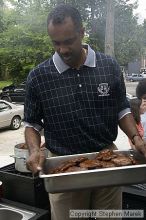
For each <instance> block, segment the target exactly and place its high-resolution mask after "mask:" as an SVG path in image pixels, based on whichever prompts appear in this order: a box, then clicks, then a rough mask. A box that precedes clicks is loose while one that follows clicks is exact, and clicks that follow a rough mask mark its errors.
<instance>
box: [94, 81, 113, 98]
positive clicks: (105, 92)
mask: <svg viewBox="0 0 146 220" xmlns="http://www.w3.org/2000/svg"><path fill="white" fill-rule="evenodd" d="M97 89H98V92H99V96H109V95H110V94H109V90H110V86H109V85H108V83H100V84H99V86H98V88H97Z"/></svg>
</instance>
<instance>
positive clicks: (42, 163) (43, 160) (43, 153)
mask: <svg viewBox="0 0 146 220" xmlns="http://www.w3.org/2000/svg"><path fill="white" fill-rule="evenodd" d="M44 162H45V152H44V149H43V148H41V149H40V157H39V163H38V166H37V170H38V171H40V170H42V168H43V165H44Z"/></svg>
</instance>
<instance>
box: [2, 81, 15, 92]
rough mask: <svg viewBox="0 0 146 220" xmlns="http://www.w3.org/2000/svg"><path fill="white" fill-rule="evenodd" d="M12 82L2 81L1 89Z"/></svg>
mask: <svg viewBox="0 0 146 220" xmlns="http://www.w3.org/2000/svg"><path fill="white" fill-rule="evenodd" d="M11 84H12V81H10V80H9V81H0V90H1V89H2V88H4V87H5V86H9V85H11Z"/></svg>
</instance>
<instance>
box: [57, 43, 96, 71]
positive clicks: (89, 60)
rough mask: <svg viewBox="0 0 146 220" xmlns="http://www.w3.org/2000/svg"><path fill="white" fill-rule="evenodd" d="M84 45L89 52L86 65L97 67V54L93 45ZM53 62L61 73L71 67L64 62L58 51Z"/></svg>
mask: <svg viewBox="0 0 146 220" xmlns="http://www.w3.org/2000/svg"><path fill="white" fill-rule="evenodd" d="M83 47H85V48H87V49H88V54H87V57H86V60H85V63H84V65H85V66H88V67H96V62H95V60H96V59H95V58H96V55H95V52H94V50H92V49H91V47H90V46H89V45H87V44H86V45H83ZM53 62H54V65H55V67H56V69H57V70H58V72H59V73H63V72H65V71H66V70H67V69H69V68H70V66H68V65H67V64H65V63H64V62H63V60H62V59H61V57H60V56H59V54H58V53H57V52H55V54H54V55H53Z"/></svg>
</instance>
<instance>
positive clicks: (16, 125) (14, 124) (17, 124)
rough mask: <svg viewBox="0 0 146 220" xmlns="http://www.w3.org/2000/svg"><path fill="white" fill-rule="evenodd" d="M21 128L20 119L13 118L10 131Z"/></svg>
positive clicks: (17, 117)
mask: <svg viewBox="0 0 146 220" xmlns="http://www.w3.org/2000/svg"><path fill="white" fill-rule="evenodd" d="M20 126H21V118H20V117H19V116H14V118H12V121H11V126H10V127H11V129H12V130H17V129H19V128H20Z"/></svg>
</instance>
